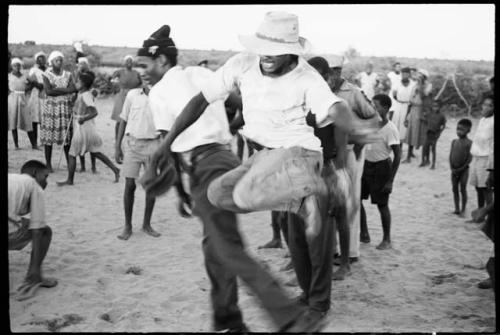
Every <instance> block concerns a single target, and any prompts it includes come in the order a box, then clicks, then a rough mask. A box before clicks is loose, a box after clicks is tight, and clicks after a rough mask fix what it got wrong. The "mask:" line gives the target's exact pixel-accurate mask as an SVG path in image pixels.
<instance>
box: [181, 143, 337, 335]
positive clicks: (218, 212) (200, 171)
mask: <svg viewBox="0 0 500 335" xmlns="http://www.w3.org/2000/svg"><path fill="white" fill-rule="evenodd" d="M199 148H200V149H199ZM197 149H199V150H197ZM203 150H206V146H203V147H198V148H195V149H194V153H193V156H196V155H198V154H200V152H199V151H203ZM239 164H240V160H239V159H238V157H236V156H235V155H234V154H233V153H232V152H231V151H230V150H229V149H227V150H217V151H215V152H213V153H211V154H210V155H208V156H205V157H204V158H203V159H201V160H199V161H197V162H196V163H194V164H193V166H192V168H191V169H190V176H191V193H192V194H191V195H192V198H193V201H194V206H193V214H194V215H196V216H198V217H199V218H200V219H201V221H202V223H203V232H204V237H203V242H202V245H203V253H204V256H205V267H206V270H207V274H208V277H209V278H210V282H211V286H212V288H211V293H210V298H211V303H212V308H213V320H214V329H215V330H222V329H226V328H236V327H238V326H241V325H242V323H243V320H242V314H241V311H240V309H239V307H238V287H237V281H236V277H240V279H242V280H243V281H244V282H245V283H246V284H247V285H248V287H249V288H250V289H251V290H252V291H253V292H254V293H255V295H256V296H257V297H258V299H259V300H260V302H261V304H262V306H263V307H264V308H265V309H266V310H267V312H268V313H269V316H270V317H271V319H272V320H273V321H274V323H275V324H276V325H277V326H278V327H279V328H281V327H283V326H284V325H286V324H288V323H289V322H291V321H292V320H294V319H295V318H297V316H298V315H299V314H300V313H301V312H302V309H301V308H300V307H299V306H298V305H296V304H295V303H294V302H293V300H291V299H290V298H289V297H288V296H287V295H285V292H284V291H283V290H282V289H281V288H280V286H279V284H278V282H277V281H276V280H275V279H274V278H273V277H271V275H270V274H269V273H268V272H267V271H266V270H265V269H264V268H263V267H262V266H261V265H260V264H259V263H258V262H256V261H255V260H254V259H253V258H251V257H250V256H249V255H248V254H247V253H246V252H245V249H244V245H243V240H242V238H241V235H240V233H239V231H238V221H237V218H236V214H235V213H233V212H230V211H226V210H222V209H219V208H216V207H214V206H213V205H212V204H211V203H210V202H209V201H208V198H207V188H208V185H209V184H210V182H211V181H212V180H214V179H215V178H217V177H219V176H220V175H222V174H224V173H225V172H227V171H229V170H232V169H233V168H235V167H237V166H238V165H239ZM329 263H331V262H329Z"/></svg>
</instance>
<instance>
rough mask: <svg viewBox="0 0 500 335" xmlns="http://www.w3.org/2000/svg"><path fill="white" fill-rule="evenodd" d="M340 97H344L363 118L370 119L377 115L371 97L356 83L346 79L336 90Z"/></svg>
mask: <svg viewBox="0 0 500 335" xmlns="http://www.w3.org/2000/svg"><path fill="white" fill-rule="evenodd" d="M334 93H335V94H336V95H337V96H338V97H340V98H342V99H344V100H345V101H346V102H347V105H348V106H349V107H350V108H351V110H352V111H353V112H354V113H356V115H357V116H359V117H360V118H362V119H370V118H372V117H374V116H375V115H377V112H376V110H375V107H374V106H373V105H372V103H371V101H370V99H368V97H367V96H366V95H365V94H364V92H363V91H361V90H360V89H359V87H357V86H356V85H353V84H351V83H349V82H348V81H347V80H345V79H344V82H343V83H342V85H340V87H339V89H338V90H337V91H335V92H334Z"/></svg>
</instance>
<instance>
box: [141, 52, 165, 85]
mask: <svg viewBox="0 0 500 335" xmlns="http://www.w3.org/2000/svg"><path fill="white" fill-rule="evenodd" d="M158 59H159V58H156V59H153V58H151V57H147V56H139V58H138V59H137V65H138V66H139V68H140V69H141V72H143V73H142V78H143V80H145V81H146V82H147V83H149V84H150V85H151V86H153V85H155V84H156V83H157V82H159V81H160V79H161V78H162V77H163V72H162V71H161V66H160V64H159V62H158Z"/></svg>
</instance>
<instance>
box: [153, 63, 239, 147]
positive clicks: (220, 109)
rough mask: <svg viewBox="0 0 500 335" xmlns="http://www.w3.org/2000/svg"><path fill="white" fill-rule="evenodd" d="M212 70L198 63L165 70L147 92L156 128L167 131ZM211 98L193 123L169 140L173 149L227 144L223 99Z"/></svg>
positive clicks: (229, 135) (208, 77)
mask: <svg viewBox="0 0 500 335" xmlns="http://www.w3.org/2000/svg"><path fill="white" fill-rule="evenodd" d="M211 76H213V72H212V71H210V70H209V69H206V68H204V67H201V66H190V67H187V68H185V69H183V68H181V67H180V66H175V67H173V68H171V69H169V70H168V71H167V72H166V73H165V74H164V75H163V77H162V79H161V80H160V81H159V82H158V83H156V84H155V85H154V86H153V87H152V88H151V90H150V92H149V106H150V108H151V112H152V114H153V121H154V124H155V128H156V129H157V130H166V131H169V130H170V129H171V127H172V125H173V124H174V122H175V119H176V118H177V116H178V115H179V114H180V113H181V112H182V111H183V109H184V107H185V106H186V105H187V103H188V102H189V101H190V100H191V99H192V98H193V97H194V96H195V95H197V94H199V93H200V91H201V87H202V86H203V85H206V82H207V81H210V79H211ZM226 98H227V96H225V97H221V98H220V99H214V100H213V101H211V103H210V105H209V106H208V107H207V109H206V110H205V112H204V113H203V114H202V115H201V116H200V117H199V119H198V120H196V122H194V123H193V124H192V125H190V126H189V127H188V128H187V129H186V130H184V131H183V132H182V133H181V134H180V135H179V136H178V137H177V138H176V139H175V141H174V142H173V143H172V146H171V150H172V151H173V152H185V151H189V150H192V149H194V148H195V147H197V146H200V145H203V144H209V143H221V144H227V143H229V142H230V141H231V139H232V135H231V133H230V132H229V123H228V121H227V116H226V109H225V108H224V100H225V99H226Z"/></svg>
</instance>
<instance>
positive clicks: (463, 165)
mask: <svg viewBox="0 0 500 335" xmlns="http://www.w3.org/2000/svg"><path fill="white" fill-rule="evenodd" d="M471 128H472V122H471V121H470V120H469V119H461V120H460V121H458V124H457V136H458V138H457V139H454V140H453V141H452V142H451V149H450V169H451V185H452V187H453V201H454V202H455V211H454V212H453V214H459V215H463V214H464V213H465V206H466V205H467V180H468V179H469V164H470V162H471V161H472V155H471V153H470V148H471V146H472V141H471V140H470V139H469V138H467V134H468V133H469V132H470V129H471ZM459 186H460V193H461V194H462V208H461V209H460V207H459V203H460V195H459V193H458V189H459Z"/></svg>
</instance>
